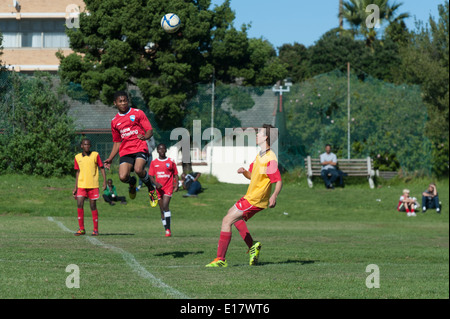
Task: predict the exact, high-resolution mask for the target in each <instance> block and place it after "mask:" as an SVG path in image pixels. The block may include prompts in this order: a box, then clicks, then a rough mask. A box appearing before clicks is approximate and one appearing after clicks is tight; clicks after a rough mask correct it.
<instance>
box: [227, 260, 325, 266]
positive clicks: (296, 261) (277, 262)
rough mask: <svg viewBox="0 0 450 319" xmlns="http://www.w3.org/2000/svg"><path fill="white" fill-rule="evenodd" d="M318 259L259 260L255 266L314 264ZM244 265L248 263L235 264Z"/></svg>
mask: <svg viewBox="0 0 450 319" xmlns="http://www.w3.org/2000/svg"><path fill="white" fill-rule="evenodd" d="M315 262H316V260H292V259H288V260H285V261H273V262H272V261H267V262H264V261H263V262H258V263H257V264H256V265H255V266H257V267H260V266H268V265H287V264H300V265H308V264H314V263H315ZM242 266H248V264H240V265H233V267H242Z"/></svg>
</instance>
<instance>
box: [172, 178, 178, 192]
mask: <svg viewBox="0 0 450 319" xmlns="http://www.w3.org/2000/svg"><path fill="white" fill-rule="evenodd" d="M174 178H175V185H174V186H173V191H174V192H178V181H179V179H178V174H175V176H174Z"/></svg>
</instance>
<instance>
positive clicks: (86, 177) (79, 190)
mask: <svg viewBox="0 0 450 319" xmlns="http://www.w3.org/2000/svg"><path fill="white" fill-rule="evenodd" d="M81 149H82V150H83V152H81V153H78V154H77V155H76V156H75V164H74V168H75V170H76V171H77V172H76V176H75V189H74V190H73V192H72V193H73V197H74V198H75V199H76V200H77V207H78V209H77V212H78V225H79V227H80V228H79V229H78V231H77V232H76V233H75V234H74V235H75V236H80V235H84V234H86V231H85V229H84V200H85V198H89V202H90V206H91V211H92V220H93V222H94V231H93V232H92V236H98V210H97V204H96V201H97V199H98V198H99V197H100V193H99V189H98V188H99V184H98V169H99V168H100V171H101V172H102V176H103V190H105V189H106V173H105V168H104V167H103V163H102V160H101V159H100V155H99V154H98V153H97V152H91V141H90V140H88V139H87V138H85V139H83V140H82V141H81Z"/></svg>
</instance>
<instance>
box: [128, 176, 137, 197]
mask: <svg viewBox="0 0 450 319" xmlns="http://www.w3.org/2000/svg"><path fill="white" fill-rule="evenodd" d="M129 184H130V188H129V189H128V194H129V195H130V198H131V199H135V198H136V177H134V176H133V177H131V178H130V182H129Z"/></svg>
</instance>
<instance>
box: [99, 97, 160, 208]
mask: <svg viewBox="0 0 450 319" xmlns="http://www.w3.org/2000/svg"><path fill="white" fill-rule="evenodd" d="M114 105H115V106H116V107H117V109H118V111H119V112H118V113H117V115H116V116H115V117H114V118H113V119H112V121H111V133H112V136H113V142H114V145H113V149H112V151H111V154H110V155H109V157H108V158H107V159H106V160H105V167H106V168H108V169H109V168H110V167H111V163H112V161H113V159H114V157H115V156H116V155H117V153H119V155H120V162H119V163H120V166H119V178H120V180H121V181H122V182H123V183H128V184H129V185H130V186H129V194H130V198H131V199H134V198H135V197H136V177H134V176H131V177H130V173H131V172H132V171H133V170H134V171H135V172H136V174H137V175H138V176H139V178H141V179H142V182H143V183H144V184H145V185H146V186H147V187H148V194H149V197H150V205H151V206H152V207H156V205H157V204H158V198H157V195H156V192H155V188H154V187H153V185H152V183H151V181H150V178H149V176H148V173H147V171H146V170H145V164H146V163H147V162H148V159H149V152H148V146H147V142H146V141H147V140H148V139H150V138H151V137H152V136H153V129H152V126H151V124H150V122H149V120H148V119H147V116H145V114H144V112H143V111H141V110H139V109H135V108H131V107H130V106H129V104H128V95H127V93H126V92H123V91H119V92H116V93H115V94H114Z"/></svg>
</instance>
